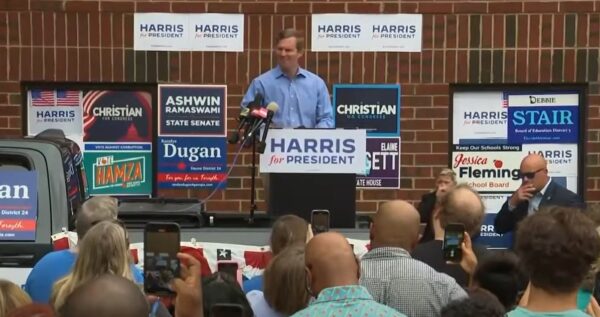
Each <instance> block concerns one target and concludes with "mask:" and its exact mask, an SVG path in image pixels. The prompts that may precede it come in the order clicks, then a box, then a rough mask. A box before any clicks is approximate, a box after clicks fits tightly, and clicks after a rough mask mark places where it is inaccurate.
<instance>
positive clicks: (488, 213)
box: [473, 194, 513, 249]
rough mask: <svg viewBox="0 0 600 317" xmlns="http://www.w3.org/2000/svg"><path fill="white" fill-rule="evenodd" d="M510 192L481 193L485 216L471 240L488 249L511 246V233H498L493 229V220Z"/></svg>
mask: <svg viewBox="0 0 600 317" xmlns="http://www.w3.org/2000/svg"><path fill="white" fill-rule="evenodd" d="M510 195H511V194H482V195H481V200H483V204H484V205H485V217H484V218H483V224H481V232H480V233H479V236H478V237H476V238H475V239H474V240H473V242H474V243H477V244H480V245H484V246H486V247H487V248H489V249H509V248H511V247H512V244H513V243H512V242H513V233H512V232H509V233H505V234H499V233H496V232H495V231H494V220H495V219H496V215H497V213H498V212H499V211H500V209H502V205H503V204H504V202H506V201H507V200H508V199H509V197H510Z"/></svg>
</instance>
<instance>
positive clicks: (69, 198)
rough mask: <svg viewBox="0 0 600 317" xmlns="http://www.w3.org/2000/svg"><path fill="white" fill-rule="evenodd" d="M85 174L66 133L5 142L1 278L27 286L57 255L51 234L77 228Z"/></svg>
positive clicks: (0, 189) (1, 151) (0, 159)
mask: <svg viewBox="0 0 600 317" xmlns="http://www.w3.org/2000/svg"><path fill="white" fill-rule="evenodd" d="M84 173H85V172H84V170H83V164H82V157H81V151H80V149H79V146H78V145H77V144H76V143H75V142H73V141H71V140H69V139H67V138H65V136H64V134H63V133H62V131H60V130H46V131H43V132H41V133H40V134H38V135H37V136H35V137H26V138H19V139H0V278H4V279H8V280H11V281H13V282H15V283H17V284H23V283H24V282H25V280H26V278H27V275H28V274H29V271H30V270H31V268H32V267H33V265H34V264H35V263H36V262H37V261H38V260H39V259H40V258H41V257H42V256H44V255H45V254H46V253H48V252H50V251H52V241H51V235H52V234H55V233H60V232H64V231H68V230H71V229H72V228H73V224H74V215H75V214H76V213H77V210H78V208H79V206H80V205H81V203H82V202H83V201H84V200H85V199H86V197H87V194H86V183H85V182H86V180H85V174H84Z"/></svg>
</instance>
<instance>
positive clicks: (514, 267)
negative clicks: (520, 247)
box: [473, 250, 528, 310]
mask: <svg viewBox="0 0 600 317" xmlns="http://www.w3.org/2000/svg"><path fill="white" fill-rule="evenodd" d="M473 280H474V282H475V283H476V285H478V286H479V287H482V288H485V289H486V290H488V291H490V292H491V293H492V294H494V295H496V297H497V298H498V300H499V301H500V302H501V303H502V305H504V308H506V310H512V309H513V307H514V306H515V305H516V304H517V299H518V297H519V293H520V292H522V291H524V290H525V288H526V287H527V282H528V279H527V275H526V274H525V273H524V272H523V270H522V269H521V267H520V266H519V258H518V257H517V255H516V254H514V253H513V252H511V251H506V250H502V251H500V250H498V251H494V252H491V253H490V254H488V255H486V256H485V257H484V258H483V259H482V260H481V261H480V262H479V264H478V265H477V269H476V270H475V274H474V275H473Z"/></svg>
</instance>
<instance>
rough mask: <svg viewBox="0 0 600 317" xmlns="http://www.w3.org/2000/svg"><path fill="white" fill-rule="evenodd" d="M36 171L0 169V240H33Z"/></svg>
mask: <svg viewBox="0 0 600 317" xmlns="http://www.w3.org/2000/svg"><path fill="white" fill-rule="evenodd" d="M37 205H38V202H37V172H35V171H3V172H0V240H5V241H6V240H8V241H35V231H36V223H37V222H36V221H37V210H38V208H37Z"/></svg>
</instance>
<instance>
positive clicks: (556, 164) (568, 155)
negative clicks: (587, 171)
mask: <svg viewBox="0 0 600 317" xmlns="http://www.w3.org/2000/svg"><path fill="white" fill-rule="evenodd" d="M577 147H578V145H577V144H523V157H525V155H527V154H534V153H535V154H539V155H541V156H543V157H544V158H545V159H546V162H547V163H548V175H550V177H552V180H554V181H558V180H560V179H562V180H564V184H561V185H563V186H564V187H566V188H567V189H569V190H570V191H572V192H574V193H577V189H578V188H577V187H578V186H577V184H578V163H579V159H578V157H579V155H578V154H579V153H578V149H577Z"/></svg>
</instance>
